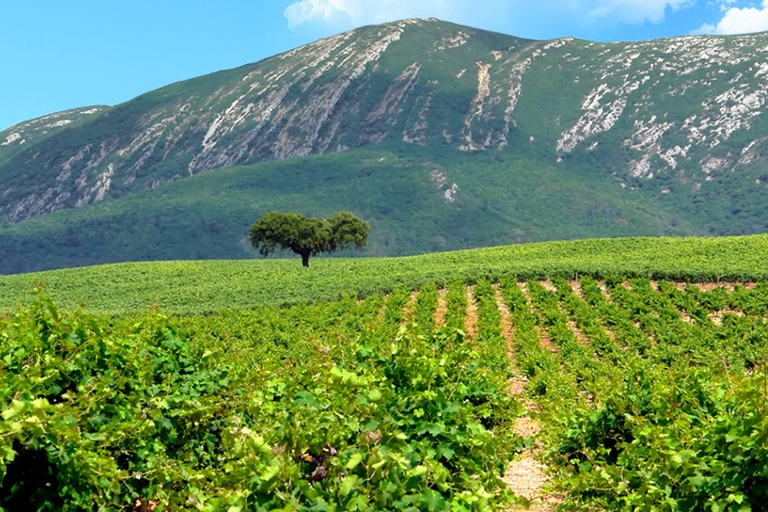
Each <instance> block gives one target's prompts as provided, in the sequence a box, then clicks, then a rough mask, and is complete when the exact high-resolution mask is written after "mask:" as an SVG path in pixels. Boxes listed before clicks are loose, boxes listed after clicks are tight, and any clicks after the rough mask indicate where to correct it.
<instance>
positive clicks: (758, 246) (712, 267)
mask: <svg viewBox="0 0 768 512" xmlns="http://www.w3.org/2000/svg"><path fill="white" fill-rule="evenodd" d="M767 253H768V236H766V235H755V236H745V237H723V238H628V239H603V240H578V241H569V242H543V243H536V244H524V245H513V246H506V247H494V248H489V249H476V250H467V251H458V252H447V253H438V254H428V255H423V256H411V257H402V258H366V259H359V258H354V259H337V258H315V259H312V260H311V262H310V265H311V266H310V268H309V269H304V268H302V267H301V262H300V261H299V260H297V259H296V258H288V259H276V260H248V261H176V262H148V263H120V264H115V265H102V266H94V267H86V268H77V269H68V270H55V271H47V272H40V273H34V274H20V275H10V276H0V309H4V310H9V309H12V308H14V307H15V306H16V305H17V304H18V303H19V302H22V301H25V300H27V299H29V297H30V295H29V292H30V291H31V289H32V287H33V285H34V284H35V283H39V282H42V283H44V284H45V293H46V294H48V295H49V296H50V297H52V298H54V299H55V300H56V301H57V302H58V303H59V304H60V305H61V306H62V307H65V308H73V307H77V306H79V305H81V304H82V305H84V306H85V308H86V309H88V310H90V311H94V312H103V313H110V314H121V313H132V312H140V311H145V310H146V309H147V308H148V307H149V306H150V305H151V304H154V305H157V306H159V307H160V308H161V309H163V310H164V311H168V312H172V313H184V314H187V313H190V314H191V313H207V312H213V311H220V310H240V309H252V308H255V307H258V306H262V305H286V304H297V303H305V302H314V301H319V300H335V299H338V298H340V297H341V296H342V295H344V294H349V293H352V294H355V295H358V296H360V297H365V296H367V295H369V294H371V293H376V292H386V291H390V290H392V289H394V288H396V287H398V286H405V287H410V288H417V287H419V286H420V285H422V284H424V283H428V282H434V283H438V284H443V283H446V282H448V281H451V280H457V279H458V280H463V281H467V282H472V281H476V280H478V279H490V280H492V281H496V280H498V279H499V278H501V277H502V276H516V277H518V278H520V279H530V278H536V279H543V278H547V277H552V276H561V277H572V276H575V275H591V276H593V277H608V276H614V275H622V276H637V277H654V278H665V279H674V280H688V281H734V280H740V281H753V280H758V279H765V278H767V277H768V260H767V259H766V257H765V255H766V254H767Z"/></svg>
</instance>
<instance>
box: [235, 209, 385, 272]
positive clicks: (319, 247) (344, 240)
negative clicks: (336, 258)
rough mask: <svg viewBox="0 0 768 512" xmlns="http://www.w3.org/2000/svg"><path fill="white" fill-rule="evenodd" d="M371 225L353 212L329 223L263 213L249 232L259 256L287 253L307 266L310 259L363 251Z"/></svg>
mask: <svg viewBox="0 0 768 512" xmlns="http://www.w3.org/2000/svg"><path fill="white" fill-rule="evenodd" d="M370 232H371V225H370V224H368V223H367V222H365V221H363V220H360V219H358V218H357V217H355V216H354V215H353V214H352V212H338V213H337V214H335V215H334V216H333V217H331V218H330V219H318V218H307V217H305V216H304V215H301V214H299V213H280V212H268V213H265V214H264V215H263V216H262V217H261V218H260V219H259V220H257V221H256V223H255V224H254V225H253V226H251V229H250V230H249V231H248V237H249V238H250V239H251V244H252V245H253V247H254V248H256V249H259V252H260V253H261V254H262V256H269V255H270V254H272V253H273V252H275V249H283V250H285V249H289V250H291V251H293V252H294V253H296V254H298V255H300V256H301V262H302V265H303V266H305V267H308V266H309V258H310V256H314V255H316V254H320V253H323V252H335V251H339V250H343V249H352V248H355V247H356V248H358V249H362V248H363V247H364V246H365V243H366V242H367V241H368V234H369V233H370Z"/></svg>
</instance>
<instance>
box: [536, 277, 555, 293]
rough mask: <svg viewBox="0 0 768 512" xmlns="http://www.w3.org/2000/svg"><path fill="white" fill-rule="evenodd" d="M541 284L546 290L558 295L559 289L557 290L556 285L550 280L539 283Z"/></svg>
mask: <svg viewBox="0 0 768 512" xmlns="http://www.w3.org/2000/svg"><path fill="white" fill-rule="evenodd" d="M539 284H540V285H541V286H543V287H544V289H545V290H547V291H550V292H554V293H557V288H555V285H553V284H552V281H550V280H546V281H539Z"/></svg>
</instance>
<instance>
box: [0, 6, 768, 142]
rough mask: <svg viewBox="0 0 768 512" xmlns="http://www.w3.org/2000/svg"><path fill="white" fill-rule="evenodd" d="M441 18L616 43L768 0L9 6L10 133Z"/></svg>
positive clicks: (715, 22)
mask: <svg viewBox="0 0 768 512" xmlns="http://www.w3.org/2000/svg"><path fill="white" fill-rule="evenodd" d="M430 17H434V18H439V19H442V20H446V21H452V22H454V23H459V24H463V25H468V26H472V27H475V28H482V29H486V30H493V31H497V32H502V33H505V34H509V35H513V36H518V37H526V38H532V39H554V38H558V37H564V36H573V37H578V38H581V39H588V40H592V41H601V42H610V41H629V40H640V39H654V38H658V37H671V36H682V35H691V34H740V33H748V32H758V31H764V30H768V0H536V1H532V0H218V1H214V0H130V1H129V0H0V73H2V75H0V131H2V130H4V129H6V128H8V127H10V126H12V125H14V124H16V123H19V122H22V121H25V120H28V119H32V118H35V117H39V116H43V115H46V114H50V113H53V112H58V111H61V110H66V109H69V108H76V107H85V106H90V105H116V104H119V103H122V102H124V101H128V100H130V99H131V98H134V97H136V96H138V95H140V94H142V93H145V92H148V91H151V90H153V89H156V88H158V87H162V86H164V85H168V84H170V83H173V82H177V81H179V80H185V79H188V78H194V77H196V76H200V75H204V74H207V73H212V72H214V71H218V70H221V69H228V68H233V67H238V66H241V65H244V64H248V63H252V62H256V61H259V60H261V59H264V58H267V57H270V56H272V55H275V54H277V53H280V52H283V51H287V50H290V49H292V48H295V47H297V46H300V45H302V44H306V43H309V42H311V41H314V40H316V39H319V38H321V37H327V36H330V35H333V34H336V33H339V32H343V31H346V30H350V29H353V28H356V27H359V26H363V25H369V24H374V23H385V22H388V21H394V20H398V19H404V18H430Z"/></svg>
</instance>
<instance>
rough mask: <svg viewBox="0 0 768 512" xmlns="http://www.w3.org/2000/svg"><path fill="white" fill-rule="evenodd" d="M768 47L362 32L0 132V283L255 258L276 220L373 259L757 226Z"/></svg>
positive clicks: (761, 217) (409, 30) (441, 30)
mask: <svg viewBox="0 0 768 512" xmlns="http://www.w3.org/2000/svg"><path fill="white" fill-rule="evenodd" d="M766 53H768V34H756V35H748V36H731V37H709V36H696V37H681V38H672V39H663V40H656V41H643V42H632V43H612V44H601V43H594V42H589V41H582V40H577V39H572V38H563V39H558V40H554V41H531V40H525V39H519V38H515V37H511V36H507V35H503V34H497V33H491V32H486V31H481V30H476V29H472V28H469V27H463V26H459V25H454V24H451V23H445V22H442V21H438V20H434V19H430V20H405V21H401V22H396V23H390V24H386V25H379V26H370V27H364V28H361V29H358V30H354V31H351V32H347V33H344V34H340V35H337V36H334V37H331V38H328V39H323V40H320V41H317V42H315V43H312V44H309V45H307V46H304V47H301V48H297V49H295V50H292V51H290V52H287V53H284V54H280V55H277V56H275V57H272V58H270V59H266V60H264V61H261V62H258V63H256V64H251V65H247V66H243V67H241V68H237V69H232V70H227V71H222V72H218V73H214V74H211V75H207V76H204V77H200V78H196V79H192V80H188V81H185V82H180V83H176V84H173V85H170V86H168V87H164V88H162V89H159V90H156V91H153V92H150V93H147V94H145V95H143V96H140V97H138V98H136V99H134V100H131V101H128V102H126V103H124V104H121V105H118V106H115V107H92V108H84V109H79V110H74V111H68V112H63V113H60V114H53V115H51V116H47V117H44V118H41V119H38V120H34V121H30V122H27V123H22V124H20V125H17V126H14V127H12V128H10V129H8V130H6V131H3V132H0V216H1V219H2V220H0V222H1V223H2V224H1V225H0V272H21V271H27V270H33V269H43V268H54V267H63V266H74V265H83V264H91V263H99V262H108V261H121V260H128V259H131V260H135V259H161V258H162V259H167V258H219V257H221V258H229V257H254V256H255V253H254V252H253V251H252V250H251V249H249V248H248V246H247V243H246V242H247V240H246V238H245V235H246V232H247V228H248V226H249V225H250V224H251V223H253V222H254V221H255V219H256V218H258V216H259V215H261V214H263V213H265V212H266V211H268V210H269V209H279V210H289V209H293V210H298V211H302V212H303V213H306V214H312V215H329V214H331V213H333V212H334V211H337V210H342V209H351V210H353V211H354V212H355V213H357V214H359V215H362V216H364V217H365V218H367V219H368V220H370V221H371V223H372V224H373V225H374V231H373V234H372V239H371V246H370V247H369V248H368V250H367V254H369V255H399V254H411V253H418V252H426V251H434V250H446V249H456V248H463V247H474V246H479V245H492V244H499V243H509V242H523V241H533V240H545V239H556V238H579V237H586V236H626V235H659V234H672V235H678V234H687V235H700V234H743V233H754V232H761V231H765V230H766V227H767V226H768V202H766V193H767V192H768V191H767V190H766V187H768V166H767V165H766V160H765V159H764V152H765V151H766V149H767V148H768V146H767V145H766V144H767V141H768V124H767V123H768V120H767V119H766V116H765V115H764V111H765V110H766V101H767V100H768V87H767V86H768V64H766V59H765V57H766Z"/></svg>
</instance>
